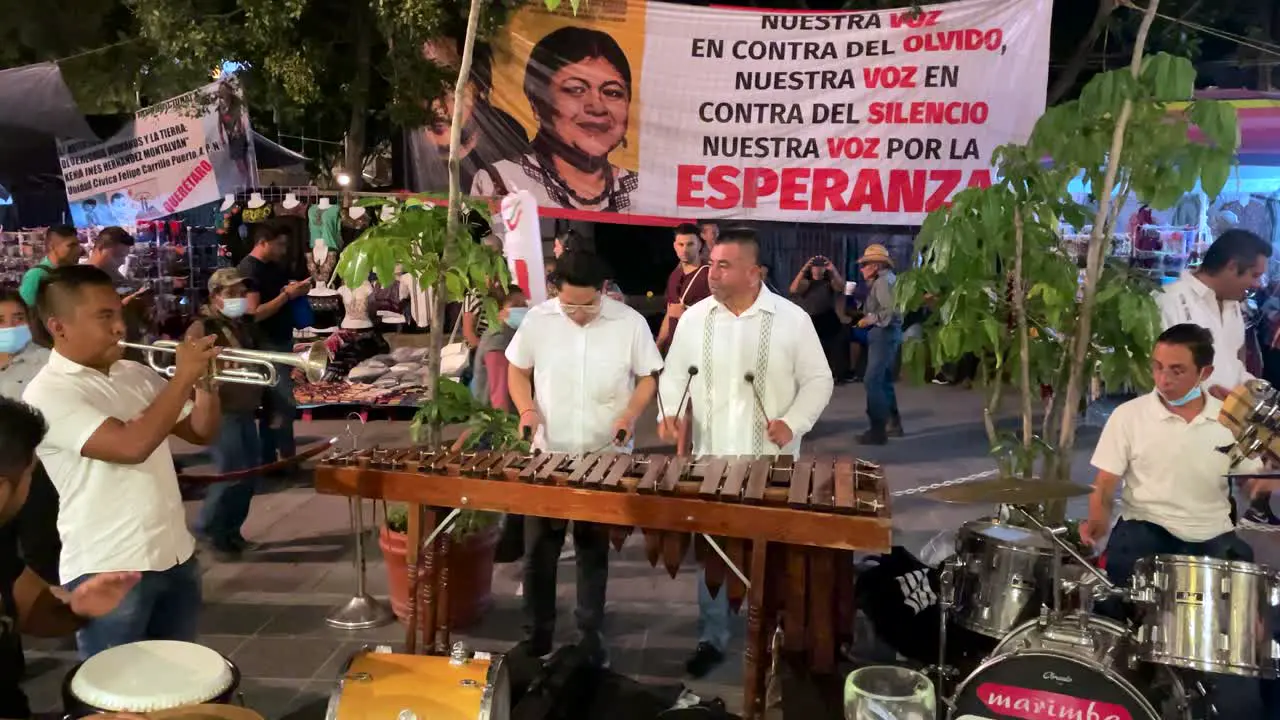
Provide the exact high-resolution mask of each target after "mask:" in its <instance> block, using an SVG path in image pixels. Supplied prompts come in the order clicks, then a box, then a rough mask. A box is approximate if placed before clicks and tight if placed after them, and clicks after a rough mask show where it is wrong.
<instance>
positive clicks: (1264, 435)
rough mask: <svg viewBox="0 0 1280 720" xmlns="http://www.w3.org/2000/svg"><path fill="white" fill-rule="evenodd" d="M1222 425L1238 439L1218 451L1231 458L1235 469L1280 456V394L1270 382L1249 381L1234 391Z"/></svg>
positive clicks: (1222, 414)
mask: <svg viewBox="0 0 1280 720" xmlns="http://www.w3.org/2000/svg"><path fill="white" fill-rule="evenodd" d="M1218 422H1220V423H1222V424H1223V425H1224V426H1226V427H1227V429H1229V430H1231V434H1232V435H1233V436H1234V438H1235V442H1233V443H1232V444H1230V445H1226V446H1224V447H1221V448H1218V450H1219V451H1220V452H1223V453H1225V454H1227V455H1229V456H1230V457H1231V467H1232V468H1235V467H1236V465H1238V464H1240V462H1241V461H1243V460H1244V459H1245V458H1252V457H1258V456H1259V455H1269V456H1272V457H1274V456H1276V455H1280V442H1277V436H1280V392H1277V391H1276V389H1275V388H1273V387H1272V386H1271V384H1270V383H1268V382H1267V381H1265V380H1259V379H1254V380H1249V381H1248V382H1246V383H1244V384H1243V385H1241V386H1239V387H1237V388H1236V389H1234V390H1232V391H1231V394H1230V395H1228V396H1227V399H1226V400H1224V401H1223V402H1222V410H1221V412H1219V413H1218Z"/></svg>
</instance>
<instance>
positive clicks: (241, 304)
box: [222, 298, 249, 320]
mask: <svg viewBox="0 0 1280 720" xmlns="http://www.w3.org/2000/svg"><path fill="white" fill-rule="evenodd" d="M248 311H249V300H248V299H247V298H223V299H222V314H223V315H226V316H227V317H229V318H231V319H232V320H234V319H236V318H238V317H244V314H245V313H246V312H248Z"/></svg>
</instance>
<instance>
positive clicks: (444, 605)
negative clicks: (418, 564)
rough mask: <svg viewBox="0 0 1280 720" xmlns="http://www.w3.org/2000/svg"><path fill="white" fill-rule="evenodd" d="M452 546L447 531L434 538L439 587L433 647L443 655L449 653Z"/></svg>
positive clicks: (437, 589)
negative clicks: (450, 553) (450, 552)
mask: <svg viewBox="0 0 1280 720" xmlns="http://www.w3.org/2000/svg"><path fill="white" fill-rule="evenodd" d="M452 546H453V543H452V538H451V537H450V535H449V531H448V530H446V531H444V532H442V533H440V537H438V538H436V546H435V548H434V552H435V566H436V567H437V568H439V570H438V571H437V572H436V576H437V578H438V579H439V585H438V586H437V587H436V616H435V618H434V620H435V628H436V631H435V645H434V647H433V649H434V652H435V653H436V654H444V653H446V652H448V651H449V626H450V622H449V620H450V617H449V565H450V562H449V560H450V558H449V551H450V548H451V547H452Z"/></svg>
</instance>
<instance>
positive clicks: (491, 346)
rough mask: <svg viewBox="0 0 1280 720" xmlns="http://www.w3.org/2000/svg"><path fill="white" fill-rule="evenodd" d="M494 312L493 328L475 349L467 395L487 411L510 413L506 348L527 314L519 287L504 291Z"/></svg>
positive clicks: (514, 286) (523, 295) (525, 298)
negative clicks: (474, 361) (499, 306)
mask: <svg viewBox="0 0 1280 720" xmlns="http://www.w3.org/2000/svg"><path fill="white" fill-rule="evenodd" d="M501 307H502V309H501V310H499V311H498V320H500V321H501V323H500V324H499V325H498V326H497V327H492V328H489V329H488V330H486V331H485V333H484V335H482V336H481V337H480V343H479V345H477V346H476V363H475V375H473V376H472V378H471V392H472V394H473V395H474V396H475V397H476V399H478V400H480V401H482V402H487V403H488V405H489V407H492V408H496V409H499V410H507V411H510V410H511V396H510V394H509V393H508V391H507V357H506V355H505V353H506V351H507V347H508V346H509V345H511V339H512V338H514V337H515V336H516V330H518V329H519V328H520V323H521V322H523V321H524V317H525V314H526V313H527V312H529V298H528V296H526V295H525V294H524V290H522V289H521V288H520V286H519V285H512V286H510V287H508V288H507V293H506V295H505V296H503V298H502V306H501Z"/></svg>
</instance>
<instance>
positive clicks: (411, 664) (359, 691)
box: [325, 645, 511, 720]
mask: <svg viewBox="0 0 1280 720" xmlns="http://www.w3.org/2000/svg"><path fill="white" fill-rule="evenodd" d="M510 704H511V685H510V681H509V680H508V678H507V669H506V667H504V666H503V664H502V656H501V655H489V654H487V653H475V655H474V656H471V653H469V652H466V651H465V649H462V648H459V646H456V645H455V646H454V652H453V654H452V655H451V656H450V657H436V656H430V655H402V654H397V653H388V652H371V651H369V650H367V649H366V650H361V651H360V652H358V653H356V654H355V655H354V656H352V658H351V659H350V660H349V661H348V663H347V667H346V670H344V671H343V673H342V677H341V678H340V679H339V683H338V688H337V689H336V690H335V691H334V693H333V695H331V696H330V698H329V710H328V712H327V713H326V715H325V720H387V719H388V718H392V719H396V718H398V719H399V720H507V719H508V718H509V717H510V710H511V708H510Z"/></svg>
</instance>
